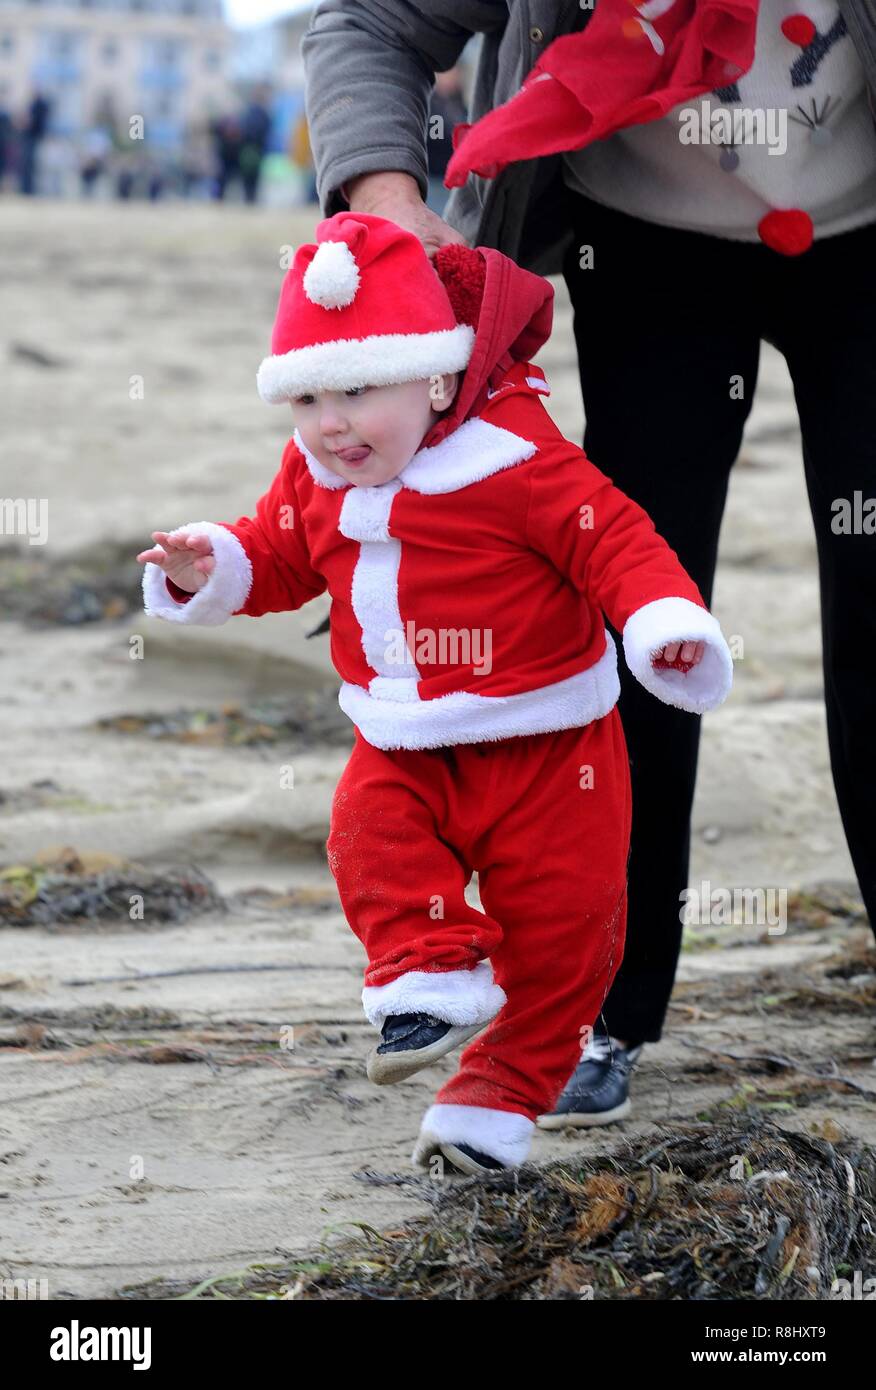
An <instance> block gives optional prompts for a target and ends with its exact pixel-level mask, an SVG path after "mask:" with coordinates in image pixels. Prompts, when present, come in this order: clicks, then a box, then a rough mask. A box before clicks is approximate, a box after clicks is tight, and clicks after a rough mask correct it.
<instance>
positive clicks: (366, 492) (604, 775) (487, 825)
mask: <svg viewBox="0 0 876 1390" xmlns="http://www.w3.org/2000/svg"><path fill="white" fill-rule="evenodd" d="M316 236H317V240H316V243H315V244H312V245H306V246H302V247H300V248H299V249H298V251H297V253H296V255H295V258H294V262H293V265H292V267H291V269H290V270H289V271H288V273H287V276H286V278H285V281H284V284H283V287H282V291H281V295H280V303H279V308H278V312H277V318H276V322H275V325H274V334H273V340H272V355H271V356H270V357H268V358H266V359H265V361H264V362H263V363H262V365H261V368H260V369H259V373H258V388H259V392H260V395H261V396H262V398H263V399H265V400H267V401H270V402H290V403H291V406H292V410H293V412H294V417H295V430H294V434H293V436H292V438H291V439H290V440H289V442H288V444H287V445H286V448H285V451H284V454H283V458H282V462H281V465H280V470H279V472H278V473H277V475H276V477H275V478H274V481H273V483H272V484H271V486H270V488H269V489H268V490H267V492H265V493H264V495H263V496H262V497H261V498H260V499H259V501H258V502H257V504H256V507H255V515H254V516H252V517H247V516H241V517H239V518H238V519H237V521H235V522H233V523H232V522H222V523H216V522H209V521H201V522H188V523H186V524H185V525H183V526H178V527H177V528H176V529H175V530H173V531H170V532H168V531H154V532H152V536H153V540H154V541H155V542H156V544H155V546H154V547H153V548H150V549H147V550H144V551H142V552H141V553H140V554H139V555H138V556H137V559H138V560H139V561H140V562H141V563H142V564H143V565H144V574H143V592H144V602H145V611H146V612H147V613H148V614H152V615H154V616H156V617H160V618H164V619H167V620H170V621H171V622H178V623H200V624H210V625H215V624H220V623H224V622H225V621H226V620H227V619H228V618H229V617H231V616H232V615H234V614H246V615H248V616H250V617H258V616H259V615H260V614H262V613H267V612H279V611H286V610H290V609H295V608H299V607H300V606H301V605H302V604H304V603H306V602H307V601H308V600H309V599H312V598H315V597H316V596H317V595H318V594H321V593H323V592H324V591H326V590H327V591H328V592H329V594H330V595H331V598H332V608H331V653H332V660H333V663H334V665H335V667H336V669H337V671H338V673H339V675H340V677H341V682H342V683H341V688H340V693H339V697H338V698H339V701H340V705H341V708H342V709H343V710H344V711H345V713H346V714H348V715H349V717H350V719H351V720H352V722H353V724H354V727H355V744H354V748H353V752H352V754H351V757H350V761H349V762H348V764H347V766H346V768H345V770H344V772H343V774H342V776H341V779H340V781H339V783H338V786H337V789H336V792H335V795H334V800H333V804H332V813H331V827H330V834H329V837H328V842H327V853H328V862H329V866H330V868H331V871H332V874H333V876H334V878H335V881H336V884H337V888H338V893H339V897H340V900H341V904H342V907H343V910H344V913H345V915H346V918H347V920H348V922H349V924H350V926H351V927H352V929H353V931H354V932H355V933H356V935H357V936H358V937H359V939H360V940H361V942H362V944H363V946H364V948H365V951H366V954H367V962H368V963H367V967H366V970H365V980H364V987H363V990H362V1002H363V1007H364V1010H365V1014H366V1016H367V1018H368V1019H369V1021H370V1022H371V1023H372V1024H373V1025H374V1027H375V1028H376V1029H378V1030H379V1031H380V1041H379V1042H378V1043H377V1044H376V1046H375V1047H374V1049H373V1051H372V1053H371V1055H370V1057H369V1059H368V1075H369V1077H370V1078H371V1080H372V1081H374V1082H377V1083H379V1084H383V1085H385V1084H389V1083H393V1082H397V1081H400V1080H402V1079H403V1078H405V1077H407V1076H410V1075H412V1074H413V1073H414V1072H416V1071H418V1070H419V1069H420V1068H422V1067H425V1066H427V1065H429V1064H430V1063H431V1062H434V1061H435V1060H436V1059H438V1058H439V1057H442V1056H444V1055H445V1054H447V1053H449V1052H450V1051H451V1050H453V1049H455V1048H457V1047H460V1046H461V1045H462V1044H464V1043H467V1044H468V1045H467V1046H466V1047H465V1049H464V1050H463V1052H462V1053H461V1056H460V1059H459V1067H458V1070H457V1072H456V1074H455V1075H454V1076H452V1077H451V1078H450V1079H449V1080H448V1081H446V1082H445V1084H444V1085H443V1086H442V1087H441V1088H440V1089H439V1091H438V1093H437V1095H436V1097H435V1103H434V1104H433V1105H431V1106H430V1107H429V1108H428V1109H427V1111H426V1114H425V1116H424V1117H423V1120H422V1124H421V1127H420V1133H419V1137H418V1139H417V1142H416V1145H415V1148H414V1151H413V1155H412V1159H413V1162H414V1163H415V1164H416V1165H421V1166H424V1167H425V1166H428V1165H429V1163H430V1161H431V1159H432V1157H433V1155H435V1154H439V1153H440V1154H441V1155H442V1156H443V1159H444V1160H445V1161H446V1162H447V1163H448V1164H449V1165H450V1166H451V1169H452V1170H454V1171H462V1172H467V1173H473V1172H483V1171H488V1170H490V1169H494V1168H508V1167H516V1166H517V1165H519V1164H520V1163H522V1162H523V1161H524V1160H525V1158H526V1156H527V1154H528V1151H529V1146H530V1142H531V1136H532V1131H533V1128H534V1122H535V1120H536V1118H537V1117H538V1116H539V1114H541V1113H544V1112H545V1111H550V1110H551V1109H552V1107H553V1105H554V1103H555V1101H556V1099H557V1097H558V1095H559V1093H560V1091H561V1089H562V1087H563V1085H564V1083H565V1082H566V1080H567V1079H568V1076H569V1074H570V1072H571V1071H572V1069H573V1067H574V1064H575V1062H576V1060H577V1058H578V1056H579V1054H580V1051H581V1047H582V1042H584V1041H586V1040H587V1036H588V1034H589V1031H590V1030H591V1028H592V1025H593V1023H594V1021H595V1020H596V1018H597V1016H598V1014H599V1011H600V1008H601V1006H602V1003H603V1001H604V999H605V997H606V994H607V992H608V989H609V987H610V985H611V982H612V980H613V978H614V975H615V973H616V971H617V969H618V966H619V964H620V961H621V957H622V954H623V945H624V932H625V924H626V865H627V856H628V851H629V835H630V809H631V808H630V782H629V766H628V759H627V751H626V745H625V742H624V735H623V730H622V727H621V723H620V716H619V714H618V711H617V709H616V702H617V698H618V694H619V681H618V675H617V649H616V645H615V640H614V638H613V636H612V635H611V634H610V633H609V632H608V630H607V628H606V625H605V621H604V619H603V614H604V615H605V617H606V618H607V619H608V622H609V623H610V624H611V626H612V627H613V628H614V629H615V630H616V631H617V632H618V633H619V634H621V641H622V646H623V651H624V656H625V659H626V661H627V663H628V665H629V666H630V668H631V670H632V671H633V673H634V674H635V676H636V677H637V678H638V680H639V681H640V682H641V683H642V684H643V685H644V686H645V687H646V688H647V689H648V690H649V691H651V692H652V693H653V694H654V695H655V696H657V697H658V698H659V699H661V700H664V701H666V702H668V703H670V704H673V705H676V706H679V707H681V708H682V709H686V710H690V711H691V712H693V713H701V712H702V711H704V710H706V709H712V708H714V707H715V706H717V705H719V704H720V703H721V702H722V701H723V700H724V699H725V697H726V695H727V693H728V691H729V689H730V685H731V682H732V661H731V657H730V652H729V649H728V647H727V644H726V642H725V640H724V638H723V636H722V633H721V629H720V627H719V625H718V623H717V621H716V620H715V618H714V617H712V616H711V614H710V613H709V612H708V611H707V609H706V607H705V605H704V603H703V600H702V597H701V595H700V593H699V591H698V589H697V587H696V585H695V584H694V583H693V581H692V580H691V579H690V577H689V576H688V575H687V573H686V572H685V570H684V569H683V568H682V566H681V564H680V563H679V561H678V558H677V556H676V554H675V552H674V551H673V550H671V549H670V547H669V546H668V545H667V544H666V542H665V541H664V540H662V539H661V537H660V536H658V535H657V533H656V531H655V529H654V526H653V524H652V522H651V521H650V519H649V517H648V516H647V514H646V513H645V512H644V511H643V510H642V508H641V507H639V506H638V505H637V504H636V503H635V502H633V501H632V500H631V499H630V498H628V497H627V496H626V495H625V494H624V493H622V492H620V491H619V490H618V489H617V488H615V487H614V486H613V484H612V482H611V480H610V479H609V478H608V477H606V476H605V475H604V474H603V473H601V472H600V471H599V470H598V469H597V468H596V467H595V466H594V465H593V464H592V463H591V462H590V460H589V459H588V458H587V456H586V455H585V454H584V453H583V451H582V450H581V449H580V448H579V447H578V446H576V445H575V444H572V443H570V442H569V441H568V440H567V439H565V438H564V437H563V435H562V434H561V433H560V431H559V430H558V429H557V427H556V425H555V424H554V422H553V420H552V419H551V417H550V415H549V414H548V412H547V410H546V408H545V404H544V398H545V397H546V396H547V395H548V394H549V387H548V384H547V381H546V379H545V376H544V373H543V372H542V371H541V369H540V368H538V367H536V366H534V365H533V363H532V362H531V361H530V358H531V357H533V356H534V355H535V353H536V352H537V351H538V349H539V348H540V347H541V346H542V344H543V343H544V342H545V341H546V339H547V338H548V336H549V334H550V327H551V314H552V301H553V289H552V287H551V285H550V284H549V283H548V282H547V281H546V280H544V279H543V278H542V277H540V276H537V275H534V274H532V273H531V272H529V271H525V270H522V269H520V268H519V267H518V266H517V265H515V263H514V262H513V261H511V260H509V259H508V258H507V257H506V256H504V255H502V254H501V253H500V252H498V251H495V250H492V249H488V248H476V249H472V248H468V247H465V246H458V245H453V246H446V247H443V248H441V250H439V251H438V252H437V253H436V255H435V258H434V261H430V259H429V258H428V257H427V255H426V253H425V251H424V249H423V247H422V245H421V243H420V242H419V241H418V239H417V238H416V237H414V236H413V235H411V234H410V233H408V232H406V231H404V230H403V229H402V228H400V227H398V226H397V225H396V224H395V223H393V222H391V221H388V220H387V219H385V218H382V217H376V216H372V215H368V214H364V213H351V212H340V213H337V214H336V215H335V216H334V217H331V218H328V219H326V220H324V221H323V222H321V223H320V224H319V227H318V228H317V233H316ZM598 350H599V347H598V344H594V351H598ZM630 408H631V409H634V408H635V402H633V401H631V403H630ZM474 872H477V874H478V887H479V892H480V900H481V903H482V906H483V911H482V912H481V911H478V910H476V909H475V908H474V907H472V906H470V905H469V904H468V902H467V901H466V899H465V889H466V886H467V885H468V883H469V881H470V880H471V878H472V875H473V873H474Z"/></svg>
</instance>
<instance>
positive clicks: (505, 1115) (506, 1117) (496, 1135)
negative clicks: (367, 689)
mask: <svg viewBox="0 0 876 1390" xmlns="http://www.w3.org/2000/svg"><path fill="white" fill-rule="evenodd" d="M534 1129H535V1125H534V1124H533V1121H532V1120H530V1119H529V1117H528V1116H527V1115H524V1114H519V1113H518V1112H517V1111H516V1110H513V1111H509V1110H491V1109H487V1108H485V1107H483V1106H479V1105H443V1104H441V1103H440V1102H439V1103H436V1104H435V1105H431V1106H430V1107H429V1109H428V1110H427V1111H426V1113H425V1115H424V1116H423V1119H422V1122H421V1124H420V1132H419V1134H418V1135H417V1142H416V1144H415V1145H414V1151H413V1153H412V1154H411V1161H412V1163H413V1165H414V1167H415V1168H431V1166H432V1160H433V1159H434V1158H435V1156H436V1155H437V1154H440V1155H441V1156H442V1158H444V1159H446V1160H447V1163H448V1164H449V1171H450V1174H451V1175H452V1174H454V1173H456V1174H458V1173H500V1172H507V1171H508V1170H509V1169H512V1168H519V1167H520V1165H521V1164H522V1163H525V1162H526V1159H527V1155H528V1153H529V1148H530V1141H531V1138H532V1133H533V1130H534Z"/></svg>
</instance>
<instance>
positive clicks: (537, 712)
mask: <svg viewBox="0 0 876 1390" xmlns="http://www.w3.org/2000/svg"><path fill="white" fill-rule="evenodd" d="M395 670H396V671H398V672H399V674H398V675H397V676H395V677H386V676H375V677H373V678H372V680H371V681H370V683H369V686H368V689H367V690H366V689H365V688H364V686H361V685H352V684H350V682H349V681H344V683H343V684H342V686H341V688H340V690H339V691H338V704H339V705H340V707H341V709H342V710H343V711H344V714H346V715H347V716H348V718H350V719H352V721H353V723H354V724H356V725H357V726H358V727H359V729H360V730H361V732H362V736H363V738H365V739H367V741H368V742H369V743H370V744H373V746H374V747H375V748H384V749H391V748H443V747H444V746H445V745H447V744H451V743H481V742H482V741H483V740H484V739H499V738H512V737H513V736H514V735H516V734H543V733H550V732H551V731H552V730H555V729H574V728H578V727H582V726H583V725H585V724H591V723H592V722H593V720H594V719H601V718H602V716H603V715H604V714H608V712H609V710H612V709H614V706H615V705H616V704H617V700H618V696H619V695H620V681H619V679H618V674H617V648H616V647H615V644H614V639H613V638H612V637H611V636H610V634H609V633H608V632H606V634H605V651H604V652H603V653H602V656H601V657H600V658H599V660H598V661H597V662H596V663H595V664H594V665H593V666H588V668H587V670H586V671H578V672H577V674H576V675H574V676H567V677H566V679H565V680H561V681H555V682H554V683H553V684H552V685H543V686H540V687H539V688H538V689H536V690H526V691H523V692H522V693H521V694H518V695H477V694H475V693H473V692H472V691H468V690H458V691H454V692H453V693H452V694H450V695H439V696H438V697H437V698H436V699H434V700H424V699H422V698H421V697H420V695H419V692H418V691H417V688H416V682H415V681H414V680H413V678H412V677H411V676H407V677H405V676H403V675H402V674H401V672H402V670H403V668H402V667H400V666H399V667H396V668H395ZM475 679H476V678H475ZM396 687H397V690H398V693H397V694H396V693H395V688H396Z"/></svg>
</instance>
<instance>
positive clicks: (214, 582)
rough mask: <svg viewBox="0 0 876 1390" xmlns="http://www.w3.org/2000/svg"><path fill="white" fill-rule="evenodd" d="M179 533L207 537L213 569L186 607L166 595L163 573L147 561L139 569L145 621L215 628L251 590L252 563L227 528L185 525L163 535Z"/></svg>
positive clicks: (199, 523) (209, 524)
mask: <svg viewBox="0 0 876 1390" xmlns="http://www.w3.org/2000/svg"><path fill="white" fill-rule="evenodd" d="M182 531H191V532H192V534H193V535H202V536H203V535H206V536H208V537H209V539H210V541H211V542H212V545H213V556H214V558H215V560H216V564H215V567H214V568H213V570H212V572H211V574H210V576H209V578H208V580H207V582H206V584H205V585H204V586H203V587H202V588H200V589H199V590H198V591H197V593H196V594H193V595H192V597H191V598H190V599H189V601H188V602H187V603H178V602H177V600H176V599H175V598H173V596H172V595H171V594H170V592H169V591H168V588H167V584H166V583H165V573H164V570H163V569H162V568H161V566H160V565H155V564H153V563H152V562H151V561H149V562H148V563H147V564H146V565H144V567H143V607H144V610H145V612H146V615H147V617H150V618H166V619H167V620H168V621H169V622H172V623H192V624H194V625H197V626H199V627H219V626H221V624H222V623H225V622H227V621H228V619H229V618H230V617H231V615H232V613H236V612H237V611H238V609H240V608H242V607H243V605H244V603H245V602H246V596H247V594H248V593H249V591H250V589H251V587H252V563H251V561H250V558H249V556H248V555H247V553H246V551H245V550H244V548H243V546H242V545H241V544H240V541H239V540H238V539H237V537H236V536H235V534H234V532H233V531H229V530H228V528H227V526H220V525H219V523H218V522H216V521H187V522H186V523H185V525H184V526H177V527H176V528H175V529H174V530H173V531H168V533H167V534H168V535H169V536H178V535H179V534H180V532H182Z"/></svg>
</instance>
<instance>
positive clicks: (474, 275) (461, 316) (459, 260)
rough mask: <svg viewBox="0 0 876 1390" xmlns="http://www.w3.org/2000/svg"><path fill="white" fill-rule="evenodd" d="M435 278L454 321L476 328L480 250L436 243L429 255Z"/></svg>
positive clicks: (481, 291)
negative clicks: (442, 287) (434, 250)
mask: <svg viewBox="0 0 876 1390" xmlns="http://www.w3.org/2000/svg"><path fill="white" fill-rule="evenodd" d="M432 264H433V265H434V267H435V269H436V271H437V272H438V278H439V279H440V281H441V283H442V284H443V286H444V288H445V290H446V291H447V298H448V299H449V300H450V305H451V308H452V309H453V312H454V314H455V315H456V321H457V323H467V324H469V325H470V327H472V328H477V326H478V319H479V318H480V313H481V303H482V301H483V298H484V281H485V279H486V275H487V267H486V263H485V261H484V258H483V256H482V255H481V253H480V251H478V250H476V249H475V248H474V247H473V246H463V245H462V243H461V242H453V243H451V244H450V245H449V246H439V248H438V250H437V251H436V252H435V255H434V256H433V257H432Z"/></svg>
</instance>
